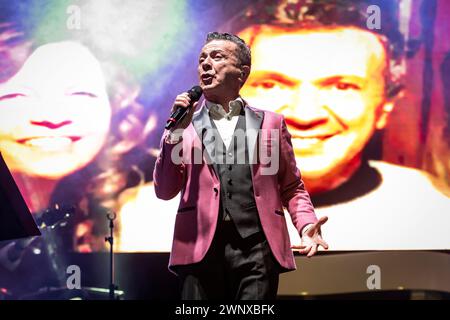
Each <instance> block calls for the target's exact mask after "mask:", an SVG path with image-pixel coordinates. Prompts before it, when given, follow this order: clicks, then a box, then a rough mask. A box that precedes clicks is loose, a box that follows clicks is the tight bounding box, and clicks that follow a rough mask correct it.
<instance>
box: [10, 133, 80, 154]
mask: <svg viewBox="0 0 450 320" xmlns="http://www.w3.org/2000/svg"><path fill="white" fill-rule="evenodd" d="M80 139H81V137H80V136H38V137H28V138H23V139H18V140H16V141H17V143H20V144H22V145H25V146H28V147H34V148H39V149H42V150H46V151H58V150H64V149H66V148H69V147H70V146H71V145H72V144H73V143H75V142H77V141H79V140H80Z"/></svg>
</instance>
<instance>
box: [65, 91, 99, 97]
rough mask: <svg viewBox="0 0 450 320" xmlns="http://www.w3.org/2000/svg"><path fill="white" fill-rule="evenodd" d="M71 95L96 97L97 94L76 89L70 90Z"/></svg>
mask: <svg viewBox="0 0 450 320" xmlns="http://www.w3.org/2000/svg"><path fill="white" fill-rule="evenodd" d="M70 95H71V96H82V97H89V98H97V95H96V94H94V93H92V92H87V91H76V92H72V93H71V94H70Z"/></svg>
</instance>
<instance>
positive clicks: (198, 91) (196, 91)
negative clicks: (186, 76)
mask: <svg viewBox="0 0 450 320" xmlns="http://www.w3.org/2000/svg"><path fill="white" fill-rule="evenodd" d="M188 94H189V97H190V98H191V100H192V101H198V100H199V99H200V97H201V96H202V94H203V90H202V88H201V87H200V86H193V87H192V88H191V90H189V91H188Z"/></svg>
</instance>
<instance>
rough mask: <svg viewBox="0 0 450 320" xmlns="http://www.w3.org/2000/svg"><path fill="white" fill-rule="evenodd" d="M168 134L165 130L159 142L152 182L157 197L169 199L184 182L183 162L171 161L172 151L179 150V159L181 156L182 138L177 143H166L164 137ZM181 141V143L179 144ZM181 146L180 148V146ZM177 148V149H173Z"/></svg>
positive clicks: (177, 191) (179, 189) (178, 190)
mask: <svg viewBox="0 0 450 320" xmlns="http://www.w3.org/2000/svg"><path fill="white" fill-rule="evenodd" d="M168 134H169V132H168V131H165V132H164V134H163V137H162V139H161V143H160V152H159V155H158V157H157V158H156V163H155V168H154V170H153V183H154V187H155V193H156V196H157V197H158V198H159V199H163V200H170V199H172V198H174V197H175V196H176V195H177V194H178V193H179V192H180V191H181V189H182V188H183V186H184V184H185V180H186V179H185V164H184V163H183V162H182V161H181V163H175V162H174V161H172V152H174V151H175V152H177V151H178V149H180V150H179V157H177V158H179V159H182V157H183V148H182V144H183V140H182V139H180V141H179V142H178V143H174V144H172V143H167V142H166V137H167V135H168ZM180 143H181V145H180ZM180 147H181V148H180ZM175 148H177V150H174V149H175Z"/></svg>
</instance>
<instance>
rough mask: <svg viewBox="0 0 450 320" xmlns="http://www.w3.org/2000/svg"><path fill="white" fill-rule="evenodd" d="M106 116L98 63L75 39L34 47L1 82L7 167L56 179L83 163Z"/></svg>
mask: <svg viewBox="0 0 450 320" xmlns="http://www.w3.org/2000/svg"><path fill="white" fill-rule="evenodd" d="M110 120H111V108H110V104H109V101H108V97H107V93H106V86H105V81H104V78H103V74H102V71H101V68H100V65H99V63H98V61H97V60H96V59H95V57H94V56H93V55H92V54H91V52H90V51H89V50H88V49H87V48H85V47H84V46H82V45H80V44H78V43H75V42H60V43H52V44H47V45H43V46H41V47H39V48H37V49H36V50H35V51H34V52H33V53H32V54H31V55H30V57H28V59H27V60H26V62H25V63H24V65H23V66H22V68H21V69H20V70H19V72H18V73H17V74H16V75H15V76H13V77H12V78H10V79H9V80H8V81H7V82H4V83H1V84H0V150H1V152H2V155H3V157H4V158H5V160H6V162H7V163H8V165H9V167H10V170H11V171H15V172H20V173H25V174H27V175H30V176H37V177H45V178H50V179H57V178H61V177H63V176H65V175H68V174H70V173H72V172H74V171H75V170H77V169H80V168H82V167H84V166H85V165H86V164H88V163H89V162H90V161H91V160H92V159H93V158H94V157H95V156H96V154H97V153H98V151H99V150H100V148H101V147H102V146H103V144H104V142H105V139H106V136H107V133H108V131H109V125H110Z"/></svg>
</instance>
